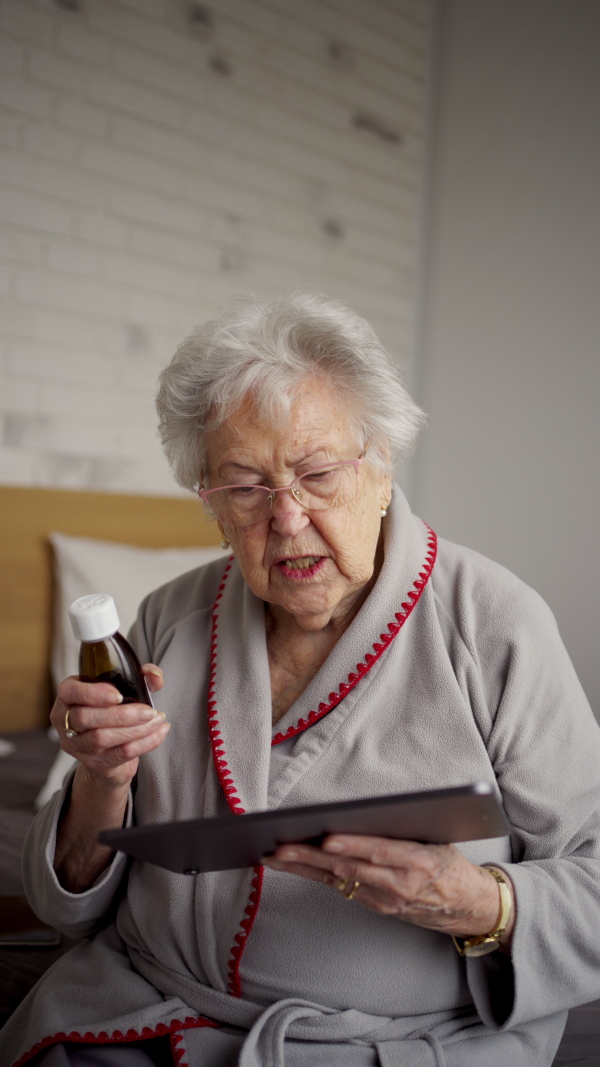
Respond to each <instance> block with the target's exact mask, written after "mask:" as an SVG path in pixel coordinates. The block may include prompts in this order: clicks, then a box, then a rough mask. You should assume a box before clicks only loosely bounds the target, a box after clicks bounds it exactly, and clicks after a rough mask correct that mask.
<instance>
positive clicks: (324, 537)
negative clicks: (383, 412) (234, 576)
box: [207, 380, 391, 630]
mask: <svg viewBox="0 0 600 1067" xmlns="http://www.w3.org/2000/svg"><path fill="white" fill-rule="evenodd" d="M348 414H349V412H348V409H347V408H346V407H345V406H344V405H342V404H341V403H340V400H339V398H338V397H337V396H336V395H335V393H334V390H333V389H332V387H331V385H330V384H329V383H328V382H326V381H323V380H309V381H307V382H306V385H305V386H304V387H303V389H302V393H301V396H300V397H299V399H298V400H297V401H296V402H295V403H294V404H293V406H292V408H291V411H290V414H289V416H288V417H286V418H285V420H282V424H281V425H277V426H274V425H272V424H271V423H270V422H269V421H267V420H265V419H264V418H263V417H261V416H260V414H259V413H258V412H257V410H256V408H255V406H254V405H253V403H252V402H251V400H247V401H246V402H245V403H244V404H243V405H242V406H241V407H240V408H239V409H238V410H237V411H236V412H234V414H233V415H232V416H231V417H230V418H229V419H228V420H227V421H226V422H225V423H224V424H223V425H222V426H221V427H220V428H219V429H218V430H215V431H214V433H212V434H211V435H210V437H209V440H208V471H207V473H208V482H209V485H210V488H211V489H212V488H216V487H217V486H220V485H228V484H229V485H235V484H238V483H242V484H245V483H250V484H254V485H266V486H268V487H270V488H271V487H272V488H274V489H276V488H278V487H280V486H285V485H289V484H290V482H292V481H293V480H294V478H296V477H298V475H300V474H304V473H305V472H307V471H309V470H313V469H314V468H317V467H320V466H323V465H325V464H328V463H335V462H338V461H340V460H348V459H358V457H359V455H360V451H361V447H360V444H359V442H358V441H357V440H356V439H355V437H354V435H353V434H352V432H351V431H350V430H349V428H348V423H349V419H348ZM390 495H391V486H390V479H389V476H388V475H387V474H385V473H384V472H383V471H381V470H379V468H377V467H375V466H374V465H373V464H371V463H370V462H369V461H368V460H365V462H364V463H362V464H361V465H360V467H359V470H358V492H357V494H356V497H355V499H354V500H352V501H351V502H350V503H349V504H346V505H344V506H343V507H340V508H335V509H330V510H324V511H306V510H305V508H303V507H302V505H301V504H299V503H298V502H297V501H296V500H295V499H294V497H293V496H292V494H291V493H290V492H285V493H276V494H275V497H274V501H273V507H272V510H271V512H270V515H269V517H268V518H266V519H263V520H262V521H260V522H258V523H256V524H254V525H253V526H229V525H225V524H223V525H222V526H221V527H220V528H221V529H222V531H223V533H224V534H225V536H226V537H227V540H228V541H229V542H230V544H231V547H232V549H233V551H234V553H235V556H236V558H237V560H238V562H239V564H240V567H241V570H242V574H243V576H244V579H245V581H246V582H247V584H248V585H249V586H250V588H251V589H252V591H253V593H255V594H256V596H257V597H260V599H261V600H264V601H266V602H267V603H269V604H270V605H272V606H273V610H274V612H275V613H276V612H277V610H278V609H280V610H283V611H284V612H287V613H288V614H290V615H292V616H294V618H295V619H296V621H297V623H298V624H299V625H300V626H301V627H302V629H305V630H319V629H322V628H323V627H324V626H326V625H328V623H330V622H333V623H334V624H335V623H336V622H338V623H341V624H343V622H344V619H345V618H351V617H352V615H353V613H354V611H355V610H356V608H357V606H358V604H360V602H361V600H362V598H363V597H364V596H365V595H366V593H367V592H368V589H369V587H370V583H371V581H372V579H373V578H374V576H375V567H376V554H377V548H378V541H379V536H380V530H381V507H382V504H385V503H386V502H387V501H388V500H389V498H390ZM307 557H309V559H308V560H307ZM313 557H316V561H317V562H316V564H315V562H314V559H313ZM300 560H302V561H306V562H308V563H309V564H310V565H308V566H302V565H301V566H300V567H298V566H297V565H296V566H295V567H290V566H289V563H290V561H292V562H293V561H296V563H297V561H300ZM379 566H380V561H379V560H378V566H377V569H378V567H379Z"/></svg>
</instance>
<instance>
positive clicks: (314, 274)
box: [0, 0, 433, 494]
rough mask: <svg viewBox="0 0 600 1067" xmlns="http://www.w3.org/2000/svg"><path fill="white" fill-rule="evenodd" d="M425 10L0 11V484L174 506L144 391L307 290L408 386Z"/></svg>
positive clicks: (275, 5)
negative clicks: (374, 335)
mask: <svg viewBox="0 0 600 1067" xmlns="http://www.w3.org/2000/svg"><path fill="white" fill-rule="evenodd" d="M432 4H433V0H303V2H302V3H301V4H299V3H297V2H296V0H206V3H205V2H204V0H201V2H200V0H189V2H188V0H80V2H79V4H78V5H77V4H75V5H73V6H75V7H78V10H75V11H71V10H65V8H64V7H63V6H62V4H61V3H60V0H0V144H2V145H3V146H4V148H3V150H2V165H1V167H0V304H1V307H2V316H1V319H0V482H4V483H13V484H21V485H36V484H37V485H48V486H67V487H73V488H96V489H106V490H116V491H123V492H136V491H139V492H150V491H155V492H160V493H167V494H168V493H173V492H176V491H177V490H176V488H175V487H174V483H173V481H172V477H171V475H170V472H169V471H168V470H167V467H166V464H165V462H164V460H163V458H162V456H161V454H160V449H159V446H158V443H157V438H156V431H155V415H154V409H153V392H154V388H155V382H156V377H157V374H158V372H159V370H160V369H161V367H162V366H164V365H165V363H167V362H168V360H169V359H170V356H171V354H172V352H173V350H174V348H175V346H176V344H177V343H178V342H179V341H180V340H181V339H182V337H183V336H184V335H185V334H186V333H187V332H188V331H189V330H190V329H191V327H192V326H193V325H194V324H195V323H196V322H199V321H202V320H203V319H205V318H206V317H208V316H209V315H210V314H212V313H213V312H214V311H215V309H216V307H217V306H218V305H219V304H220V303H221V302H222V301H223V300H224V299H226V298H227V297H228V296H230V295H232V294H233V293H236V292H243V291H248V290H253V291H258V292H267V293H276V292H279V291H280V290H281V289H282V288H285V287H291V286H297V285H302V284H311V285H317V286H319V287H320V288H322V289H323V290H324V291H325V292H328V293H330V294H331V295H332V296H339V297H342V298H344V299H346V300H348V301H349V302H350V303H351V304H352V305H353V306H354V307H356V309H357V310H358V311H360V312H361V313H363V314H364V315H366V316H367V317H368V318H369V319H370V320H371V321H372V322H373V325H374V326H375V328H376V329H378V331H379V333H380V335H381V336H382V339H383V340H384V341H385V342H386V343H387V344H389V345H390V346H391V347H392V348H393V350H394V351H395V352H396V353H397V355H398V358H399V360H400V361H401V362H402V363H403V365H404V366H405V368H406V370H407V374H408V377H409V380H410V374H411V366H410V360H411V355H412V353H411V341H412V308H413V299H414V276H415V253H416V221H417V209H418V197H419V187H420V178H421V160H422V147H423V135H424V104H425V89H426V85H425V82H426V75H427V69H428V50H429V31H430V19H431V8H432Z"/></svg>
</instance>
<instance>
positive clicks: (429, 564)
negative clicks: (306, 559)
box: [269, 486, 436, 807]
mask: <svg viewBox="0 0 600 1067" xmlns="http://www.w3.org/2000/svg"><path fill="white" fill-rule="evenodd" d="M435 554H436V538H435V534H433V533H432V531H431V530H429V528H428V527H427V526H425V524H424V523H423V522H421V521H420V520H419V519H417V518H415V516H413V515H412V513H411V511H410V508H409V506H408V502H407V501H406V499H405V497H404V495H403V494H402V492H401V490H400V489H399V488H398V487H397V486H395V487H394V497H393V501H392V505H391V507H390V509H389V512H388V516H387V519H386V522H385V524H384V562H383V566H382V569H381V573H380V575H379V577H378V579H377V582H376V584H375V586H374V588H373V589H372V591H371V593H370V594H369V597H368V598H367V600H366V601H365V603H364V604H363V606H362V607H361V609H360V611H359V613H358V614H357V615H356V617H355V618H354V619H353V621H352V623H351V624H350V626H349V627H348V629H347V630H346V632H345V633H344V634H343V635H342V637H341V638H340V640H339V641H338V643H337V644H336V646H335V648H334V649H333V651H332V652H331V653H330V655H329V657H328V659H327V660H326V662H325V663H324V664H323V666H322V667H321V669H320V671H319V672H318V673H317V674H316V675H315V678H314V679H313V680H312V682H311V683H310V685H309V686H308V687H307V688H306V689H305V691H304V692H303V693H302V694H301V696H300V697H299V698H298V700H297V701H296V702H295V704H294V705H293V706H292V707H291V708H290V709H289V711H288V712H286V714H285V715H284V716H283V717H282V719H281V720H280V721H279V722H278V724H277V728H276V730H275V731H274V735H273V739H272V743H273V746H274V751H273V755H272V759H271V775H270V787H269V807H278V806H280V805H282V804H284V803H285V800H286V797H287V796H288V794H289V793H290V791H291V790H292V789H293V788H294V786H295V784H296V783H297V782H298V781H299V779H300V778H302V777H303V776H304V774H306V773H307V772H308V771H309V770H310V768H311V767H312V766H313V764H315V762H316V761H317V760H318V759H319V758H320V756H321V755H322V753H323V751H324V750H325V749H326V748H327V747H328V746H329V745H330V744H332V743H335V742H334V738H335V735H336V732H337V731H338V730H339V729H340V728H341V727H343V724H344V722H345V720H346V719H347V717H348V716H349V715H350V714H351V712H352V710H353V709H354V708H355V706H356V705H357V703H359V702H361V703H362V702H363V701H364V700H365V699H366V700H368V689H369V687H370V685H371V684H372V683H373V681H374V679H375V677H376V676H377V673H378V671H379V669H380V668H381V666H382V664H383V662H384V661H385V658H386V657H387V656H389V655H392V654H394V652H396V654H397V651H396V649H397V642H401V641H402V633H403V629H404V627H405V626H408V627H410V617H411V615H412V612H413V610H414V609H415V607H416V606H417V604H418V601H419V599H420V597H421V594H422V592H423V591H424V589H425V587H426V585H427V582H428V580H429V576H430V574H431V571H432V569H433V565H434V562H435ZM311 723H312V725H311Z"/></svg>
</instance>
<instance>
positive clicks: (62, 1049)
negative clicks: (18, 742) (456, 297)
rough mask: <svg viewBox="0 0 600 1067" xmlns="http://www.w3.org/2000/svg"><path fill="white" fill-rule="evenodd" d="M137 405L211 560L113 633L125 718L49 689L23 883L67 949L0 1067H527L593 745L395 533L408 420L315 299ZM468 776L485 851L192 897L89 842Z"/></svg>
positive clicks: (461, 590) (549, 663) (506, 629)
mask: <svg viewBox="0 0 600 1067" xmlns="http://www.w3.org/2000/svg"><path fill="white" fill-rule="evenodd" d="M158 408H159V413H160V418H161V429H162V437H163V442H164V444H165V447H166V450H167V454H168V456H169V458H170V460H171V462H172V464H173V466H174V469H175V473H176V476H177V478H178V480H179V482H180V483H181V484H182V485H184V486H187V487H188V488H190V489H192V490H195V491H197V492H198V493H199V495H200V497H201V498H202V500H203V501H204V504H205V505H206V507H207V508H208V509H209V511H210V512H211V513H212V514H213V515H214V516H215V517H216V520H217V523H218V525H219V529H220V531H221V534H222V536H223V547H224V548H226V549H229V548H230V549H231V553H230V554H228V556H227V558H226V559H224V560H223V561H222V562H217V563H212V564H210V565H208V566H206V567H203V568H200V569H199V570H197V571H194V572H191V573H189V574H187V575H184V576H183V577H182V578H179V579H177V580H176V581H174V582H172V583H170V584H168V585H166V586H164V587H163V588H161V589H159V590H158V591H157V592H155V593H153V594H152V595H151V596H150V597H149V598H148V599H147V600H146V601H145V602H144V604H143V605H142V607H141V609H140V613H139V617H138V621H137V624H136V627H135V631H134V634H133V637H132V639H133V640H134V642H135V644H136V646H137V650H138V652H139V654H140V656H141V658H142V660H143V661H144V662H146V661H147V666H146V668H145V671H146V674H147V677H148V679H149V681H150V684H151V687H152V688H153V689H154V691H155V692H156V698H155V703H156V707H157V710H156V711H154V710H153V709H151V708H149V707H146V706H142V705H137V704H131V705H127V706H125V705H123V704H120V703H119V695H118V694H117V692H116V690H115V689H113V688H112V687H111V686H109V685H107V684H96V685H91V684H84V683H83V682H80V681H78V680H77V679H76V678H69V679H67V680H66V681H64V682H63V683H62V685H61V687H60V690H59V694H58V699H57V702H56V705H55V707H54V710H53V712H52V721H53V723H54V725H55V726H56V728H57V730H58V731H59V733H60V735H61V739H62V743H63V746H64V748H65V749H66V750H67V751H68V752H70V753H71V754H72V755H74V756H76V757H77V759H78V760H79V763H78V766H77V770H76V772H75V773H74V775H73V776H72V777H71V778H70V779H69V780H68V782H67V783H66V784H65V787H64V789H63V791H62V793H61V794H59V795H56V796H55V798H54V799H53V800H52V801H51V802H50V804H49V805H48V806H47V807H46V808H45V809H44V810H43V811H42V812H41V813H40V815H39V816H38V818H37V821H36V823H35V824H34V828H33V831H32V833H31V837H30V840H29V842H28V847H27V855H26V861H25V870H26V879H27V885H28V892H29V894H30V900H31V902H32V904H33V907H34V908H35V909H36V911H37V912H38V914H39V915H40V916H41V917H42V918H43V919H45V920H46V921H47V922H48V923H50V924H52V925H54V926H56V927H58V928H59V929H60V930H62V931H64V932H65V933H66V934H68V935H70V936H71V937H76V938H83V939H84V940H83V941H82V942H81V944H79V945H78V946H77V947H76V948H74V949H73V950H72V951H71V952H70V953H68V954H67V955H66V956H64V957H63V958H62V959H61V960H60V961H59V963H58V964H57V965H55V966H54V967H53V968H52V969H51V970H50V971H49V972H48V973H47V974H46V976H45V977H44V978H43V979H42V980H41V982H40V983H39V984H38V986H37V987H36V989H35V990H34V991H33V992H32V993H31V994H30V996H29V997H28V999H27V1000H26V1001H25V1002H24V1004H23V1005H22V1006H21V1008H20V1009H19V1010H18V1011H17V1013H16V1015H15V1016H13V1018H12V1020H11V1021H10V1022H9V1023H8V1025H7V1028H6V1029H5V1031H4V1032H3V1034H2V1037H1V1038H0V1047H1V1048H2V1050H3V1059H2V1063H3V1064H11V1063H13V1062H18V1063H19V1064H21V1063H25V1062H28V1061H29V1062H30V1061H31V1059H32V1058H33V1057H38V1059H36V1062H39V1063H43V1064H45V1065H47V1067H50V1065H53V1067H59V1065H60V1064H69V1063H72V1064H87V1063H88V1062H92V1061H91V1060H88V1059H87V1058H86V1052H85V1049H86V1048H87V1049H88V1052H89V1049H90V1046H96V1048H95V1049H94V1059H93V1063H94V1064H105V1063H106V1064H119V1065H121V1064H123V1065H132V1067H133V1065H136V1064H138V1063H139V1064H148V1063H151V1062H157V1063H169V1062H174V1063H180V1064H189V1065H190V1067H196V1065H197V1067H225V1065H229V1064H233V1063H238V1062H239V1063H240V1064H242V1065H243V1067H251V1065H269V1067H281V1065H282V1064H284V1063H285V1064H286V1065H288V1067H300V1065H309V1064H326V1065H328V1067H330V1065H333V1067H335V1065H340V1067H342V1065H343V1067H367V1065H375V1064H380V1065H383V1067H391V1065H395V1064H398V1065H400V1064H401V1065H402V1067H429V1065H431V1067H433V1065H437V1067H442V1065H446V1067H482V1064H485V1065H486V1067H493V1065H501V1064H502V1065H504V1064H506V1063H510V1064H511V1065H512V1067H534V1065H539V1067H543V1065H548V1064H550V1063H551V1062H552V1058H553V1055H554V1052H555V1050H556V1048H557V1045H558V1043H559V1039H560V1035H561V1032H562V1029H563V1026H564V1022H565V1017H566V1009H567V1008H568V1007H569V1006H571V1005H575V1004H577V1003H581V1002H584V1001H586V1000H591V999H593V998H594V997H597V996H599V995H600V941H599V939H598V937H597V928H598V922H599V921H600V900H599V895H598V877H599V873H600V859H599V846H598V838H599V833H600V788H599V787H600V740H599V734H600V732H599V731H598V729H597V727H596V726H595V723H594V720H593V717H592V715H591V713H590V710H589V708H588V706H587V704H586V701H585V697H584V695H583V693H582V691H581V689H580V687H579V685H578V682H577V680H576V678H575V675H574V673H573V669H572V667H571V664H570V662H569V659H568V657H567V655H566V652H565V650H564V648H563V646H562V644H561V642H560V639H559V637H558V634H557V631H556V626H555V624H554V621H553V619H552V617H551V615H550V613H549V611H548V609H547V608H546V606H545V605H544V604H543V603H542V601H541V600H540V599H539V597H538V596H537V595H536V594H535V593H533V592H532V591H531V590H530V589H528V588H527V587H526V586H525V585H523V583H522V582H520V581H519V580H518V579H516V578H515V577H513V576H512V575H511V574H509V573H508V572H507V571H506V570H504V569H503V568H502V567H499V566H497V565H495V564H493V563H491V562H489V561H488V560H486V559H484V558H482V557H481V556H479V555H477V554H476V553H474V552H472V551H469V550H468V549H465V548H460V547H458V546H456V545H453V544H450V543H448V542H442V541H441V542H438V540H437V538H436V536H435V534H434V533H433V532H432V531H431V530H430V529H429V528H428V527H427V526H425V525H424V524H423V523H422V522H421V521H420V520H419V519H417V518H415V517H413V515H412V514H411V512H410V510H409V507H408V504H407V502H406V500H405V498H404V496H403V495H402V492H401V491H400V489H399V488H398V486H396V485H393V484H392V481H391V476H390V471H391V470H392V464H393V462H394V461H395V460H397V459H398V458H399V457H401V456H402V455H403V454H404V453H406V451H407V450H408V449H409V448H410V446H411V445H412V443H413V439H414V437H415V436H416V432H417V429H418V427H419V424H420V422H421V417H422V416H421V413H420V412H419V410H418V408H417V407H416V406H415V405H414V404H413V402H412V401H411V400H410V398H409V397H408V396H407V394H406V392H405V391H404V389H403V387H402V385H401V384H400V382H399V380H398V377H397V375H396V372H395V370H394V366H393V363H392V361H391V359H390V357H389V356H388V355H387V354H386V352H385V351H384V350H383V349H382V347H381V345H380V344H379V342H378V340H377V338H376V337H375V335H374V333H373V331H372V330H371V328H370V327H369V326H368V325H367V323H366V322H364V321H363V320H362V319H360V318H358V317H357V316H356V315H354V314H352V313H351V312H350V311H349V310H348V309H347V308H346V307H344V306H343V305H341V304H337V303H334V302H330V301H327V300H325V299H324V298H320V297H317V296H314V295H311V294H302V293H301V294H295V295H293V296H292V297H290V298H287V299H282V300H280V301H277V302H273V303H270V304H269V303H267V304H261V303H258V302H255V301H245V302H240V303H237V304H235V305H233V306H231V307H229V308H228V309H226V310H225V312H223V314H222V315H221V317H220V318H218V319H217V320H216V321H214V322H212V323H210V324H208V325H207V326H206V327H204V328H203V329H201V330H199V331H198V332H197V333H196V334H195V335H194V336H192V337H191V338H189V339H188V340H187V341H185V342H184V343H183V344H182V345H181V347H180V348H179V350H178V352H177V354H176V356H175V358H174V360H173V362H172V363H171V365H170V367H169V368H168V369H167V370H166V371H165V372H164V373H163V375H162V381H161V386H160V391H159V395H158ZM67 712H68V714H69V720H68V721H69V726H70V727H71V730H70V732H71V733H73V732H74V736H72V737H71V738H68V737H67V736H66V733H65V716H66V713H67ZM165 717H166V718H167V719H168V720H169V721H168V722H166V721H165ZM169 726H170V731H169ZM168 731H169V732H168ZM476 780H483V781H487V782H490V783H494V784H495V786H496V787H497V789H498V791H499V793H500V795H501V797H502V800H503V802H504V806H505V809H506V812H507V815H508V818H509V821H510V824H511V828H512V832H511V835H510V838H501V839H494V840H487V841H479V842H469V843H466V844H462V845H460V846H450V845H422V844H418V843H415V842H410V841H393V840H387V839H379V838H376V837H364V836H351V835H334V836H330V837H329V838H327V839H326V840H325V842H324V844H323V846H322V848H315V847H310V846H308V845H307V846H298V845H293V846H291V845H288V846H283V847H281V848H279V849H278V851H277V853H276V854H275V856H274V857H273V858H271V859H268V860H265V863H264V865H263V866H261V867H258V868H256V869H254V870H248V869H243V870H234V871H226V872H217V873H212V874H203V875H200V876H198V877H195V878H190V877H184V876H181V875H176V874H172V873H170V872H167V871H165V870H162V869H160V868H158V867H156V866H152V865H149V864H144V863H140V862H134V863H132V864H129V863H128V862H127V859H126V857H125V856H123V855H122V854H117V855H114V854H111V853H110V852H109V850H108V849H107V848H105V847H103V846H101V845H99V844H98V843H97V834H98V831H99V830H101V829H105V828H107V827H119V826H121V825H122V824H123V822H124V821H125V822H126V823H130V822H132V821H134V820H135V821H137V822H139V823H154V822H165V821H171V820H180V819H190V818H197V817H201V816H216V815H221V814H224V813H226V812H227V811H230V812H233V813H240V812H243V811H256V810H259V809H265V808H277V807H279V806H284V807H289V806H293V805H302V804H309V803H314V802H321V801H330V800H343V799H351V798H354V797H358V796H367V795H369V796H379V795H385V794H388V793H396V792H402V791H408V792H411V791H417V790H424V789H429V788H436V787H440V786H456V785H460V784H464V783H465V782H469V781H476ZM484 953H485V954H484ZM169 1050H170V1051H169Z"/></svg>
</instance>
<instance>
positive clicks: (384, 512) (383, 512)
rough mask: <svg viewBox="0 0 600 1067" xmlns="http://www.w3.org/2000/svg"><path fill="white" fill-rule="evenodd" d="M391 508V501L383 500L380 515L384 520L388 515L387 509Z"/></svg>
mask: <svg viewBox="0 0 600 1067" xmlns="http://www.w3.org/2000/svg"><path fill="white" fill-rule="evenodd" d="M389 506H390V502H389V500H385V501H383V500H382V502H381V511H380V513H379V514H380V515H381V518H382V519H385V517H386V515H387V509H388V508H389Z"/></svg>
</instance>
